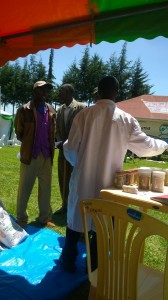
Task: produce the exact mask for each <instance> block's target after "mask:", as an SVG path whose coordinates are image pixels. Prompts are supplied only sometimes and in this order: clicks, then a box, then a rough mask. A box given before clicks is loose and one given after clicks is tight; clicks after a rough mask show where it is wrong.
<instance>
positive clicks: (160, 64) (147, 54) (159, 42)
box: [37, 37, 168, 96]
mask: <svg viewBox="0 0 168 300" xmlns="http://www.w3.org/2000/svg"><path fill="white" fill-rule="evenodd" d="M123 44H124V41H119V42H117V43H106V42H102V43H100V44H98V45H92V47H90V48H89V49H90V55H91V56H92V55H93V54H95V53H97V54H98V55H99V56H100V57H101V58H102V59H103V61H107V60H108V59H109V57H110V56H111V54H112V53H115V54H116V55H117V56H119V55H120V53H121V49H122V46H123ZM85 47H86V46H81V45H76V46H74V47H72V48H67V47H62V48H60V49H58V50H55V51H54V75H55V77H56V83H60V82H61V80H62V76H63V74H64V72H65V71H66V70H67V69H68V67H69V66H70V65H71V64H72V62H73V61H74V60H76V62H77V63H78V62H79V61H80V59H81V58H82V56H83V53H84V50H85ZM49 52H50V50H46V51H40V52H38V53H37V59H39V58H40V57H41V58H42V61H43V63H44V64H45V65H46V67H47V68H48V59H49ZM138 58H140V60H141V63H142V67H143V69H144V71H145V72H146V73H147V74H148V78H149V82H148V83H149V84H150V85H153V86H154V87H153V88H152V92H153V93H154V94H155V95H160V96H168V39H166V38H163V37H158V38H155V39H153V40H145V39H137V40H136V41H134V42H127V59H128V60H130V61H132V62H135V60H137V59H138Z"/></svg>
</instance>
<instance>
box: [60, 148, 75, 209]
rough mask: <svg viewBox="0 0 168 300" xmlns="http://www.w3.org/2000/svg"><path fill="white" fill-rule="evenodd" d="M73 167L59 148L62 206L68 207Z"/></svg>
mask: <svg viewBox="0 0 168 300" xmlns="http://www.w3.org/2000/svg"><path fill="white" fill-rule="evenodd" d="M72 170H73V167H72V166H71V164H70V163H69V162H68V161H67V160H66V159H65V157H64V154H63V151H62V150H59V154H58V182H59V187H60V194H61V198H62V208H63V209H67V201H68V194H69V181H70V178H71V173H72Z"/></svg>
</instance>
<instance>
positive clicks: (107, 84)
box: [98, 76, 119, 98]
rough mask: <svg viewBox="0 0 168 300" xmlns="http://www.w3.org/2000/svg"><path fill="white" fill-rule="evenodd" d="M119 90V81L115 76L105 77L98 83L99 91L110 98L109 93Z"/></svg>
mask: <svg viewBox="0 0 168 300" xmlns="http://www.w3.org/2000/svg"><path fill="white" fill-rule="evenodd" d="M118 90H119V82H118V80H117V79H116V78H115V77H114V76H105V77H103V78H102V79H101V80H100V82H99V84H98V93H99V94H100V95H101V96H102V97H104V98H108V97H109V94H114V93H117V92H118Z"/></svg>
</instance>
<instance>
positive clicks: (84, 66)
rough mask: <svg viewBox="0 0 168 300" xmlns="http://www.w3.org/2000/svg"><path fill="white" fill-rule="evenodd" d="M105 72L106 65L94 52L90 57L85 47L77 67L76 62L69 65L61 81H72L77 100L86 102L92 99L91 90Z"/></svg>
mask: <svg viewBox="0 0 168 300" xmlns="http://www.w3.org/2000/svg"><path fill="white" fill-rule="evenodd" d="M106 73H107V65H106V64H104V63H103V61H102V59H101V58H100V57H99V56H98V55H97V54H95V55H94V56H93V57H92V58H91V57H90V54H89V48H88V47H86V49H85V51H84V55H83V57H82V59H81V60H80V62H79V67H77V64H76V62H75V61H74V62H73V64H72V65H71V66H70V67H69V69H68V71H67V72H66V73H65V74H64V76H63V83H72V84H73V85H74V88H75V97H76V98H77V99H79V101H85V102H88V105H90V103H91V102H92V99H93V90H94V89H95V87H96V86H97V84H98V81H99V80H100V78H101V77H102V76H104V75H105V74H106Z"/></svg>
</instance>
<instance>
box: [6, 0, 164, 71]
mask: <svg viewBox="0 0 168 300" xmlns="http://www.w3.org/2000/svg"><path fill="white" fill-rule="evenodd" d="M157 36H164V37H168V1H164V0H25V1H23V0H6V1H2V3H1V7H0V66H2V65H4V64H5V63H6V62H7V61H9V60H15V59H17V58H19V57H24V56H26V55H28V54H33V53H36V52H38V51H39V50H46V49H48V48H55V49H58V48H60V47H62V46H67V47H72V46H73V45H75V44H82V45H84V44H88V43H95V44H98V43H100V42H102V41H107V42H112V43H113V42H117V41H119V40H125V41H134V40H135V39H137V38H140V37H141V38H145V39H153V38H155V37H157Z"/></svg>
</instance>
